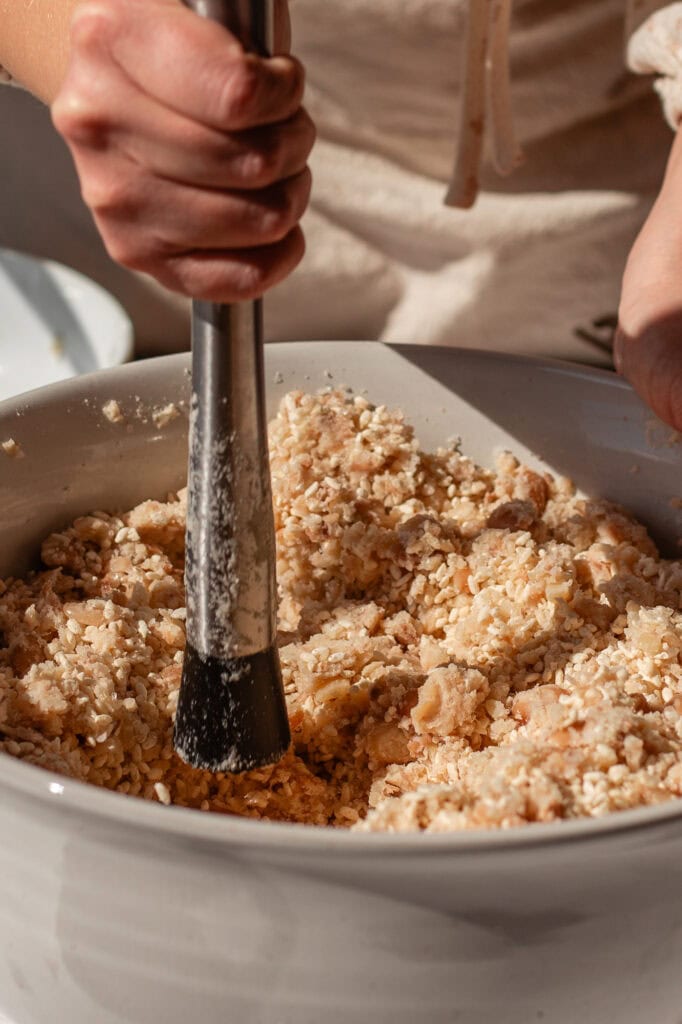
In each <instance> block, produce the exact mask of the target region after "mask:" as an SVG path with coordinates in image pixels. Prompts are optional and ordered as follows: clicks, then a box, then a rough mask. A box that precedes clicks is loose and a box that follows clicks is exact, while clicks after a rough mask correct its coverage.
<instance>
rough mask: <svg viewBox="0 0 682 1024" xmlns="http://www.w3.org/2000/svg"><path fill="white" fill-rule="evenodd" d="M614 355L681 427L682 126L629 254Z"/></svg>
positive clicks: (661, 412) (657, 408) (649, 399)
mask: <svg viewBox="0 0 682 1024" xmlns="http://www.w3.org/2000/svg"><path fill="white" fill-rule="evenodd" d="M614 359H615V363H616V369H617V370H618V372H619V373H621V374H623V376H624V377H626V378H627V379H628V380H629V381H630V383H631V384H632V385H633V387H634V388H635V390H636V391H637V392H638V393H639V395H640V396H641V397H642V398H643V399H644V401H645V402H646V403H647V404H648V405H649V406H650V407H651V409H653V411H654V412H655V413H656V415H657V416H659V417H660V419H662V420H664V421H665V422H666V423H669V424H670V425H671V426H672V427H674V428H675V429H676V430H682V129H681V130H680V132H678V135H677V138H676V140H675V143H674V145H673V149H672V152H671V156H670V161H669V163H668V169H667V171H666V176H665V181H664V183H663V187H662V189H661V192H660V194H659V196H658V199H657V200H656V203H655V204H654V207H653V209H652V211H651V213H650V214H649V217H648V219H647V221H646V223H645V224H644V227H643V228H642V230H641V232H640V234H639V237H638V238H637V240H636V242H635V244H634V246H633V248H632V251H631V253H630V257H629V259H628V263H627V267H626V270H625V276H624V278H623V290H622V295H621V303H620V310H619V328H618V331H617V334H616V339H615V347H614Z"/></svg>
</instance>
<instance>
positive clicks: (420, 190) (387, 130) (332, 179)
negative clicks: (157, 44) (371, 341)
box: [0, 0, 681, 363]
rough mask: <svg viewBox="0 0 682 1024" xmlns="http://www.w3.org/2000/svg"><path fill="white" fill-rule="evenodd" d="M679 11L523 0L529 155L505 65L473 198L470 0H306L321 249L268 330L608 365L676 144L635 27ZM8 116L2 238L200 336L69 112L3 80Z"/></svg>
mask: <svg viewBox="0 0 682 1024" xmlns="http://www.w3.org/2000/svg"><path fill="white" fill-rule="evenodd" d="M481 2H482V0H481ZM490 4H491V11H493V10H497V9H502V8H500V7H499V5H498V4H497V0H490ZM680 6H681V5H680V4H673V5H667V4H660V3H652V2H651V0H629V2H625V0H514V2H513V3H512V7H511V21H510V29H509V34H508V38H507V39H506V40H505V41H504V43H505V45H504V47H502V49H501V50H500V51H499V53H500V54H501V56H499V60H498V78H497V81H498V86H496V88H506V87H507V86H508V88H509V93H508V106H509V110H508V116H509V117H511V118H512V119H513V123H512V124H511V132H512V133H511V134H510V135H508V137H507V141H509V139H512V141H513V152H512V150H510V152H512V156H513V157H514V159H513V160H512V161H511V163H512V165H513V164H515V163H516V157H517V156H518V150H520V151H522V152H523V163H522V164H521V165H520V166H516V167H515V168H514V169H513V171H512V173H510V174H508V175H506V176H501V175H500V174H499V173H498V172H497V170H496V169H495V165H497V166H500V164H501V163H502V164H504V160H500V154H499V147H500V125H502V128H503V129H504V128H505V126H506V128H508V127H509V125H507V124H506V121H505V117H506V116H507V115H506V114H505V113H504V111H503V116H502V119H500V115H499V109H500V104H499V102H498V103H497V109H498V115H497V119H496V116H495V115H493V114H491V108H492V107H494V106H495V103H494V99H495V97H494V96H493V95H492V94H491V92H490V90H491V89H492V88H493V86H492V85H491V84H490V81H489V82H488V84H487V85H486V86H485V88H486V89H487V90H488V91H487V92H486V94H485V97H484V100H483V102H484V103H485V109H486V114H487V117H486V124H485V125H484V126H483V131H482V147H481V154H480V167H477V178H478V182H477V184H478V187H479V192H478V198H477V200H476V203H475V205H474V206H473V208H472V209H469V210H464V209H457V208H453V207H451V206H447V205H445V200H446V198H447V197H448V196H450V198H451V197H452V187H453V176H454V172H453V168H456V166H457V160H458V153H460V147H461V144H462V131H461V127H460V126H461V124H462V110H463V92H464V91H465V85H466V81H467V76H468V75H470V74H471V67H470V66H469V64H468V62H467V59H466V45H465V44H466V39H467V30H468V29H467V26H468V15H469V4H468V2H467V0H344V3H342V4H330V3H328V0H292V3H291V10H292V19H293V29H294V51H295V52H296V54H297V55H298V56H299V57H300V58H301V59H302V60H303V61H304V63H305V64H306V66H307V71H308V89H307V95H306V103H307V105H308V108H309V109H310V111H311V113H312V115H313V117H314V118H315V120H316V122H317V125H318V143H317V146H316V149H315V151H314V153H313V157H312V161H311V164H312V169H313V174H314V179H315V182H314V191H313V198H312V202H311V208H310V210H309V212H308V213H307V214H306V217H305V221H304V227H305V229H306V234H307V239H308V247H307V253H306V256H305V259H304V261H303V264H302V265H301V267H300V268H299V269H298V270H297V272H296V273H295V274H294V275H293V276H292V277H291V278H290V279H289V280H288V281H287V282H285V283H284V284H283V285H281V286H279V287H278V288H277V289H275V290H274V291H273V292H272V293H271V294H270V295H269V296H268V299H267V302H266V323H267V331H268V335H269V337H270V338H272V339H273V340H285V339H291V338H299V339H307V338H330V339H336V338H340V339H343V338H379V339H382V340H385V341H389V342H415V343H425V344H429V343H430V344H443V345H461V346H465V347H475V348H489V349H498V350H507V351H516V352H521V353H528V354H534V355H554V356H558V357H563V358H568V359H578V360H584V361H589V362H596V363H606V362H608V360H609V352H608V324H609V323H610V322H611V319H610V315H611V314H613V312H614V311H615V309H616V307H617V302H618V293H619V287H620V278H621V274H622V270H623V266H624V263H625V259H626V257H627V253H628V250H629V247H630V246H631V244H632V242H633V240H634V238H635V236H636V234H637V231H638V230H639V227H640V226H641V224H642V222H643V220H644V218H645V216H646V214H647V212H648V209H649V207H650V205H651V202H652V201H653V198H654V196H655V194H656V191H657V189H658V186H659V184H660V180H661V177H662V173H663V167H664V163H665V159H666V156H667V152H668V150H669V146H670V142H671V136H670V131H669V129H668V127H667V126H666V125H665V122H664V119H663V117H662V116H661V114H660V110H659V109H658V108H659V104H658V102H657V99H656V97H655V95H654V92H653V90H652V85H651V80H650V79H648V78H647V77H642V76H641V75H635V74H633V73H632V72H630V71H628V69H627V67H626V64H625V43H626V39H627V38H628V36H629V34H631V33H632V32H635V33H636V34H637V37H639V33H641V32H642V31H643V30H644V28H645V27H646V25H647V23H648V20H649V19H650V18H652V17H654V18H657V17H662V16H663V15H665V14H666V12H668V11H670V10H672V9H673V8H679V7H680ZM660 46H661V47H662V48H663V49H665V42H661V44H660ZM657 52H658V51H657ZM659 58H660V54H659V57H658V58H657V59H656V60H657V62H656V65H655V67H654V64H653V62H652V63H651V65H646V66H645V64H644V63H643V59H642V58H641V56H640V57H637V55H636V52H635V49H634V42H633V44H631V48H630V59H631V60H632V61H633V67H635V68H636V69H637V70H643V71H646V72H649V71H655V72H660V73H662V74H664V75H665V76H666V78H668V77H671V76H670V74H669V72H668V70H667V68H668V65H667V64H665V62H664V61H662V60H661V59H659ZM507 64H508V82H507V83H505V82H504V81H503V79H504V75H505V73H506V71H507ZM486 66H487V65H486ZM500 76H501V77H500ZM493 77H494V76H493ZM499 82H502V86H500V85H499ZM503 99H504V97H503ZM502 107H504V103H503V104H502ZM0 132H2V137H3V138H5V139H8V138H11V139H12V140H13V141H12V145H11V146H5V147H1V148H0V175H2V178H3V182H4V192H5V197H6V201H5V202H4V203H3V204H2V210H0V245H6V246H12V247H16V248H20V249H24V250H28V251H32V252H36V253H38V254H39V255H46V256H50V257H52V258H55V259H61V260H62V261H64V262H66V263H69V264H71V265H73V266H76V267H77V268H78V269H81V270H84V271H85V272H86V273H89V274H90V275H91V276H92V277H94V278H95V279H97V280H99V281H100V283H102V284H103V285H104V286H105V287H107V288H109V289H110V290H111V291H112V292H113V293H114V294H115V295H117V296H118V298H119V299H120V300H121V301H122V302H123V304H124V306H125V307H126V308H127V310H128V312H129V313H130V315H131V316H132V318H133V321H134V323H135V326H136V333H137V339H138V350H139V351H140V352H144V353H151V352H159V351H163V350H171V349H178V348H183V347H186V345H187V343H188V304H187V302H186V301H185V300H183V299H182V298H180V297H178V296H174V295H170V294H169V293H168V292H166V291H165V290H164V289H162V288H160V287H159V286H158V285H156V284H155V282H153V281H151V280H150V279H149V278H146V277H144V276H142V275H135V274H132V273H128V272H126V271H124V270H122V269H121V268H119V267H116V266H115V265H114V264H113V263H112V262H111V260H109V258H108V257H107V255H106V253H105V252H104V249H103V246H102V245H101V242H100V241H99V239H98V236H97V233H96V230H95V228H94V225H93V224H92V221H91V218H90V216H89V214H88V213H87V211H86V210H85V208H84V207H83V205H82V203H81V201H80V197H79V189H78V184H77V182H76V179H75V175H74V172H73V169H72V166H71V161H70V158H69V157H68V154H67V153H66V150H65V147H64V145H63V143H62V142H61V140H59V139H58V138H57V137H56V136H55V134H54V131H53V129H52V127H51V124H50V121H49V115H48V112H47V111H45V110H43V109H42V108H41V107H40V105H39V104H37V103H36V102H35V101H34V100H32V98H31V97H28V96H26V95H24V94H22V93H21V92H20V91H19V90H0ZM503 135H504V132H503ZM503 141H504V139H503ZM505 169H508V170H509V169H511V168H510V167H506V168H505ZM8 196H11V197H16V199H15V198H12V201H11V202H8V201H7V197H8Z"/></svg>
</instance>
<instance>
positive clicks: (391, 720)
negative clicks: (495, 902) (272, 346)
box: [0, 392, 682, 832]
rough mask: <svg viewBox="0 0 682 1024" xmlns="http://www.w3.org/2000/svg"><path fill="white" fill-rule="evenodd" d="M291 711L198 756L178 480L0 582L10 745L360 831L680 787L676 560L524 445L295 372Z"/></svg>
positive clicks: (228, 804)
mask: <svg viewBox="0 0 682 1024" xmlns="http://www.w3.org/2000/svg"><path fill="white" fill-rule="evenodd" d="M270 440H271V453H272V454H271V462H272V471H273V488H274V500H275V516H276V527H277V542H278V563H277V570H278V578H279V586H280V611H279V614H280V622H279V626H280V641H281V658H282V665H283V671H284V679H285V686H286V693H287V700H288V705H289V714H290V718H291V727H292V732H293V745H292V748H291V750H290V752H289V753H288V754H287V755H286V756H285V758H284V759H283V760H282V761H281V762H280V763H279V764H278V765H276V766H275V767H272V768H268V769H264V770H259V771H253V772H248V773H246V774H243V775H240V776H236V777H230V776H227V775H215V776H214V775H210V774H208V773H206V772H202V771H197V770H194V769H191V768H188V767H187V766H186V765H184V764H183V763H182V762H181V761H180V760H179V759H178V758H177V757H176V755H175V754H174V753H173V750H172V722H173V715H174V711H175V706H176V700H177V692H178V686H179V682H180V673H181V666H182V657H183V646H184V641H185V629H184V620H185V612H184V594H183V575H182V573H183V545H184V536H183V533H184V526H185V504H184V496H183V495H182V494H180V495H178V496H172V497H171V498H170V499H169V500H168V501H167V502H165V503H160V502H156V501H146V502H144V503H143V504H141V505H139V506H138V507H137V508H135V509H133V510H132V511H131V512H128V513H126V514H125V515H120V516H117V515H108V514H105V513H101V512H98V513H95V514H93V515H90V516H85V517H83V518H81V519H78V520H76V522H75V523H74V524H73V526H71V527H70V528H69V529H66V530H64V531H63V532H62V533H57V534H53V535H52V536H51V537H48V538H47V540H46V541H45V542H44V544H43V547H42V559H43V563H44V565H45V569H44V570H43V571H41V572H39V573H37V574H36V575H34V576H32V577H31V578H29V579H27V580H12V581H7V583H6V584H0V592H1V596H0V630H2V649H1V650H0V750H3V751H5V752H6V753H9V754H12V755H14V756H16V757H20V758H22V759H23V760H25V761H28V762H30V763H32V764H36V765H40V766H42V767H44V768H48V769H50V770H52V771H56V772H59V773H61V774H63V775H67V776H71V777H73V778H76V779H81V780H83V781H85V782H89V783H92V784H94V785H97V786H104V787H106V788H108V789H112V790H116V791H118V792H120V793H127V794H130V795H133V796H139V797H144V798H146V799H151V800H160V801H162V802H163V803H173V804H178V805H182V806H186V807H195V808H201V809H202V810H208V811H218V812H223V813H227V814H237V815H243V816H247V817H251V818H264V819H271V820H277V821H294V822H304V823H307V824H312V825H335V826H340V827H346V828H348V827H350V828H354V829H362V830H389V831H403V830H405V831H407V830H419V829H422V830H424V829H425V830H427V831H433V832H436V831H449V830H456V829H470V828H480V827H484V828H487V827H509V826H514V825H521V824H525V823H528V822H537V821H552V820H555V819H559V818H564V819H566V818H576V817H589V816H594V815H601V814H604V813H606V812H609V811H615V810H619V809H622V808H628V807H635V806H639V805H642V804H654V803H659V802H661V801H664V800H670V799H671V798H673V797H677V796H679V795H681V794H682V666H681V663H680V662H681V658H680V652H681V650H682V613H681V612H680V608H681V607H682V563H680V562H670V561H662V560H661V559H660V558H659V556H658V554H657V551H656V548H655V547H654V545H653V543H652V541H651V540H650V539H649V537H648V536H647V533H646V530H645V529H644V527H642V526H641V525H639V524H637V523H636V522H634V521H633V520H632V519H631V518H630V517H629V516H628V515H627V514H625V513H624V512H623V511H622V510H620V509H618V508H616V507H614V506H612V505H609V504H608V503H606V502H602V501H586V500H584V499H583V498H581V497H579V496H577V495H576V494H575V492H574V490H573V488H572V487H571V486H570V484H569V483H568V482H566V481H563V480H555V479H552V478H551V477H549V476H540V475H538V474H537V473H535V472H533V471H531V470H529V469H527V468H524V467H523V466H521V465H519V463H518V462H517V461H516V460H515V459H514V458H513V457H512V456H511V455H504V456H503V457H502V458H500V459H499V460H498V464H497V468H496V471H495V472H491V471H488V470H484V469H481V468H479V467H477V466H476V465H474V464H473V463H472V462H471V461H470V460H469V459H467V458H466V457H464V456H463V455H461V454H460V453H459V452H458V451H457V450H456V449H455V448H454V447H450V448H447V449H443V450H440V451H438V452H436V453H435V454H425V453H424V452H422V451H420V449H419V447H418V445H417V442H416V440H415V438H414V436H413V432H412V430H411V428H410V427H409V426H408V425H407V424H406V423H405V422H404V420H403V417H402V416H401V414H400V413H398V412H390V411H388V410H387V409H385V408H374V407H372V406H371V405H370V404H369V403H368V402H367V401H365V400H364V399H363V398H359V397H356V398H350V399H349V398H347V396H344V395H343V394H341V393H337V392H329V393H325V394H322V395H316V396H311V395H304V394H301V393H293V394H290V395H288V396H287V397H286V398H285V399H284V401H283V402H282V405H281V408H280V411H279V414H278V416H277V418H276V420H275V421H274V423H273V424H272V425H271V435H270Z"/></svg>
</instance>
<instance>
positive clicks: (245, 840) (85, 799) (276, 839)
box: [0, 341, 682, 858]
mask: <svg viewBox="0 0 682 1024" xmlns="http://www.w3.org/2000/svg"><path fill="white" fill-rule="evenodd" d="M301 344H305V345H306V346H310V345H320V344H333V345H338V344H349V345H352V344H357V345H362V346H367V345H374V346H382V347H383V343H382V342H376V341H374V342H372V341H362V342H357V341H356V342H355V343H354V342H348V343H344V342H340V341H330V342H315V341H312V342H311V341H306V342H280V343H277V344H276V346H275V345H274V344H273V346H272V348H275V347H277V348H278V349H281V350H286V348H287V346H289V345H290V346H293V345H296V346H298V345H301ZM386 347H390V348H392V349H395V350H397V351H398V352H400V351H401V350H404V351H409V350H422V351H423V349H424V346H421V345H393V344H392V345H390V346H386ZM429 347H430V348H436V347H439V348H442V349H443V350H444V351H447V352H448V353H450V354H455V353H460V354H461V355H468V356H474V357H476V358H484V359H486V360H491V361H494V362H498V363H505V362H506V363H508V362H514V363H519V362H520V363H524V364H526V365H527V366H528V367H529V368H530V367H533V368H535V369H536V370H545V371H552V370H553V371H561V372H563V373H570V374H571V375H573V376H577V377H583V378H585V377H586V378H588V379H594V378H595V377H596V378H597V379H601V380H602V381H603V382H604V383H608V384H610V385H611V386H617V387H622V388H623V389H625V390H631V388H630V386H629V384H627V382H625V381H624V380H623V379H622V378H620V377H618V376H617V375H616V374H615V373H613V372H612V371H610V370H607V369H603V368H601V367H591V366H586V365H584V364H575V363H570V362H567V361H565V360H559V359H551V358H537V357H535V356H524V355H513V354H510V353H506V352H489V351H486V352H478V351H476V350H472V349H465V348H456V347H452V348H451V347H449V346H429ZM187 361H188V354H187V353H180V354H174V355H167V356H157V357H154V358H150V359H145V360H140V361H139V362H137V363H128V364H121V365H118V366H114V367H110V368H107V369H102V370H97V371H95V372H94V373H91V374H87V375H84V376H80V377H72V378H69V379H67V380H63V381H59V382H56V383H53V384H49V385H46V386H44V387H41V388H37V389H35V390H34V391H31V392H25V393H23V394H21V395H17V396H14V397H11V398H8V399H5V400H3V401H1V402H0V415H2V414H4V413H7V412H9V411H16V409H17V407H22V406H23V407H24V408H26V407H30V406H32V405H33V404H34V403H36V404H38V405H42V404H43V402H44V401H48V400H49V402H50V403H51V402H52V401H59V400H70V399H72V398H73V397H74V394H77V393H78V392H79V391H80V390H81V388H82V387H83V385H84V384H85V386H86V387H92V386H93V385H96V384H98V383H99V382H100V380H101V379H102V378H106V379H110V378H111V377H112V376H122V377H123V378H125V377H127V376H128V375H131V376H133V375H135V374H137V373H140V372H142V373H143V374H145V373H149V372H157V371H158V368H159V362H162V363H164V364H165V365H169V364H173V363H176V364H177V365H178V367H183V369H184V368H185V367H186V365H187ZM2 789H8V790H10V791H12V792H13V793H15V794H20V795H21V796H25V797H28V798H29V799H30V800H31V802H37V803H39V804H43V805H44V806H48V807H50V808H51V809H52V810H56V809H58V810H59V811H60V812H61V811H64V812H70V813H74V814H77V815H80V816H87V817H89V818H92V819H94V820H99V821H100V822H109V823H114V824H121V825H127V826H128V827H129V828H136V829H139V830H142V831H145V832H149V831H151V832H154V833H156V834H159V835H166V836H173V837H175V838H177V839H184V840H193V841H194V842H197V843H206V844H210V845H213V846H214V845H216V844H218V845H220V846H231V847H235V848H242V847H250V848H254V847H255V848H259V849H261V850H272V851H273V852H280V851H281V852H282V853H284V852H285V851H290V852H293V851H301V852H305V853H319V852H324V853H325V854H326V855H333V854H335V853H336V854H339V855H342V856H344V857H348V856H352V855H353V854H357V855H358V856H360V855H363V856H367V855H381V857H382V858H385V857H392V856H393V857H397V856H402V855H406V854H414V853H417V852H418V853H420V854H421V855H423V856H429V855H431V856H434V855H443V854H448V855H460V856H464V855H468V854H471V853H476V854H486V853H487V854H499V853H502V852H503V851H512V850H520V849H526V848H528V847H532V848H536V847H558V846H564V845H565V844H566V843H573V844H575V843H576V842H580V843H581V844H586V843H593V842H595V841H599V840H604V839H607V838H615V837H617V836H622V835H623V834H634V833H641V832H645V831H649V830H653V829H655V828H656V827H661V826H665V825H666V824H670V823H675V822H677V823H679V824H680V825H681V826H682V799H680V798H671V799H670V800H666V801H665V802H663V803H660V804H656V805H653V806H646V807H638V808H633V809H630V810H623V811H612V812H610V813H608V814H605V815H603V816H599V817H594V818H575V819H570V820H562V821H556V822H548V823H543V824H529V825H526V826H515V827H513V828H506V829H471V830H463V831H459V832H443V833H424V832H353V831H350V830H348V829H340V828H334V827H327V826H313V825H304V824H294V823H289V822H271V821H259V820H255V819H249V818H241V817H237V816H236V815H235V816H232V815H227V814H225V815H223V814H210V813H208V812H203V813H202V812H200V811H198V810H196V809H194V808H185V807H177V806H170V807H166V806H163V805H162V804H160V803H156V802H155V801H150V800H144V799H141V798H139V797H130V796H128V797H127V798H126V796H127V795H126V794H122V793H116V792H113V791H109V790H103V789H99V788H98V787H95V786H91V785H89V784H88V783H86V782H81V781H79V780H77V779H72V778H69V777H67V776H63V775H59V774H57V773H56V772H52V771H49V770H48V769H45V768H41V767H39V766H36V765H32V764H30V763H26V762H23V761H21V760H19V759H18V758H15V757H13V756H12V755H11V754H8V753H4V752H0V799H1V793H2Z"/></svg>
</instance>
